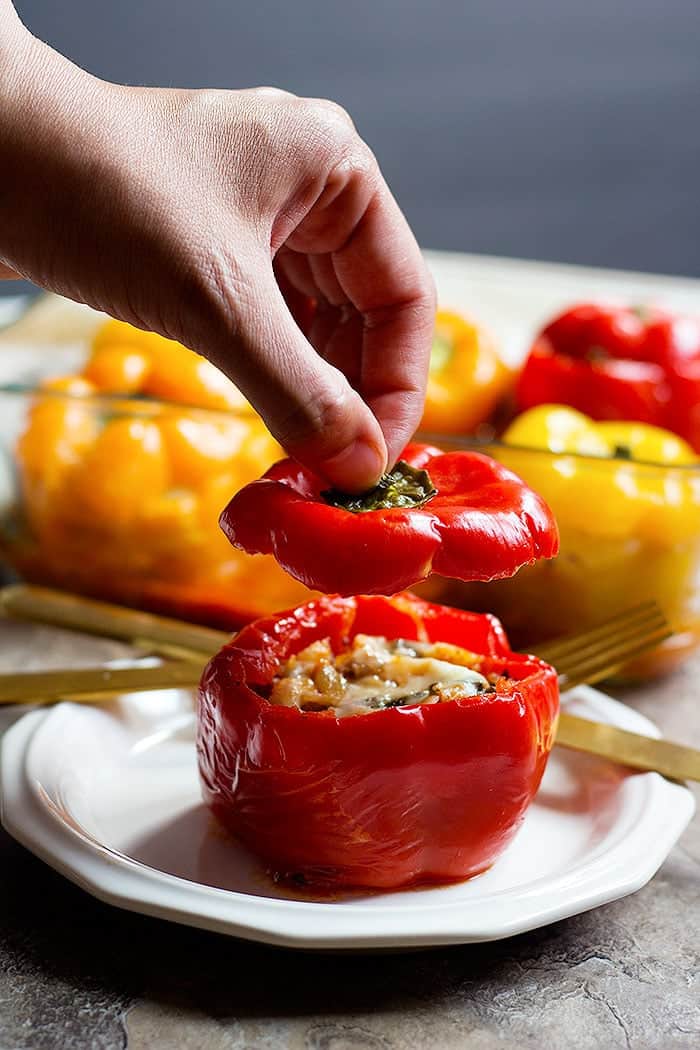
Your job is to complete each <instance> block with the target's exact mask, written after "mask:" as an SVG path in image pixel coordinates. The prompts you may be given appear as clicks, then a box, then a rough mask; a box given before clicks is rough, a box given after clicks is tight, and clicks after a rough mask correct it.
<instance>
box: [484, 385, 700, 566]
mask: <svg viewBox="0 0 700 1050" xmlns="http://www.w3.org/2000/svg"><path fill="white" fill-rule="evenodd" d="M503 442H504V444H505V445H507V446H513V449H514V451H511V450H510V449H506V450H504V454H503V458H504V459H505V460H506V461H507V462H509V463H512V465H513V469H514V470H516V472H519V473H520V474H524V475H525V478H526V480H527V481H528V482H529V483H530V484H531V485H532V486H533V487H534V488H535V489H536V490H537V491H539V492H541V494H542V495H543V496H544V497H545V499H546V500H548V501H549V502H550V504H551V506H552V507H553V508H554V511H555V514H556V515H557V518H558V520H559V523H560V524H562V523H566V524H568V525H570V526H572V527H575V528H577V529H580V530H581V531H582V532H584V533H586V534H589V535H591V536H598V537H605V536H607V537H625V536H629V537H636V538H646V539H649V540H652V541H654V542H657V543H661V544H662V545H664V546H668V545H669V544H672V543H675V542H679V541H682V540H684V539H688V538H692V537H693V536H694V535H696V534H697V532H698V529H699V528H700V518H699V513H700V511H699V508H698V498H699V495H700V493H699V489H698V486H699V485H700V473H699V472H698V471H696V470H693V469H688V468H689V467H690V468H692V466H693V465H700V461H698V457H697V454H696V453H695V452H694V451H693V449H692V448H691V447H690V445H688V444H687V442H685V441H684V440H683V439H682V438H680V437H677V436H676V435H675V434H672V433H670V432H669V431H667V430H662V429H661V428H660V427H655V426H650V425H649V424H646V423H624V422H623V423H617V422H613V423H596V422H594V421H593V420H592V419H590V418H589V417H588V416H585V415H583V414H582V413H581V412H577V411H575V410H574V409H572V408H567V407H565V406H563V405H539V406H537V407H536V408H532V409H530V410H529V411H528V412H525V413H523V415H521V416H519V417H518V418H517V419H516V420H515V421H514V422H513V423H512V424H511V426H510V427H509V428H508V430H507V431H506V432H505V434H504V436H503ZM516 449H517V451H515V450H516ZM537 449H542V450H544V451H546V452H549V453H550V455H542V454H540V453H538V452H537V451H534V450H537ZM528 450H529V451H528ZM551 453H557V456H556V458H555V457H553V456H552V455H551ZM560 453H561V455H559V454H560ZM567 454H569V455H567Z"/></svg>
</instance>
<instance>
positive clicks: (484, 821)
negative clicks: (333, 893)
mask: <svg viewBox="0 0 700 1050" xmlns="http://www.w3.org/2000/svg"><path fill="white" fill-rule="evenodd" d="M359 633H363V634H364V633H367V634H374V635H384V636H385V637H388V638H399V637H400V638H405V639H413V640H423V641H447V642H451V643H453V644H456V645H459V646H461V647H463V648H466V649H468V650H470V651H472V652H476V653H479V654H484V655H483V656H481V658H480V663H479V667H478V669H479V670H480V671H481V673H482V674H484V675H488V674H497V675H499V676H500V677H499V678H498V680H497V681H496V685H495V691H494V692H492V693H483V694H481V695H478V696H462V697H459V698H457V699H453V700H449V701H446V702H442V703H436V704H432V705H429V706H420V705H418V706H413V707H410V706H406V707H401V708H398V707H394V708H385V709H383V710H378V711H373V712H371V713H368V714H359V715H352V716H348V717H345V718H338V717H336V716H335V714H333V712H332V711H323V712H316V711H313V712H312V711H303V710H301V709H300V708H298V707H285V706H279V705H276V704H272V703H270V702H269V700H267V699H266V695H269V690H270V686H271V683H272V680H273V678H274V675H275V673H276V671H277V670H278V668H279V667H280V666H281V665H282V664H284V662H285V661H286V660H287V659H288V658H289V657H290V656H291V655H292V654H294V653H297V652H300V651H301V650H302V649H304V648H305V647H306V646H308V645H309V644H310V643H311V642H313V641H316V640H318V639H325V638H328V639H329V640H330V643H331V646H332V648H333V650H334V651H335V652H336V653H337V652H342V651H343V650H344V649H345V648H346V647H347V645H348V642H349V640H350V639H352V638H353V637H354V636H355V634H359ZM557 712H558V688H557V677H556V673H555V672H554V670H553V669H552V668H551V667H549V666H548V665H547V664H545V663H543V662H542V661H540V660H537V659H536V658H535V657H532V656H524V655H521V654H516V653H513V652H511V651H510V650H509V648H508V644H507V641H506V637H505V635H504V633H503V629H502V627H501V625H500V623H499V622H498V620H496V619H495V618H494V617H492V616H484V615H477V614H476V613H468V612H463V611H460V610H457V609H451V608H446V607H444V606H439V605H432V604H429V603H427V602H424V601H422V600H421V599H419V598H415V597H414V596H412V595H398V596H396V597H395V598H391V599H390V598H380V597H370V596H367V597H357V598H338V597H327V596H324V597H322V598H320V599H318V600H316V601H311V602H309V603H308V604H306V605H302V606H300V607H299V608H297V609H294V610H292V611H290V612H285V613H281V614H279V615H278V616H275V617H270V618H268V619H264V620H258V621H257V622H255V623H253V624H250V625H249V626H247V627H245V628H243V630H242V631H241V632H240V633H239V634H238V635H237V636H235V637H234V638H233V639H232V641H231V642H230V643H229V644H228V645H227V646H225V647H224V648H223V649H222V650H221V651H220V652H219V653H218V655H217V656H215V657H214V658H213V660H212V661H211V662H210V663H209V665H208V666H207V668H206V669H205V671H204V675H203V677H202V682H201V686H200V694H199V712H198V727H199V728H198V742H197V748H198V755H199V769H200V775H201V780H202V785H203V791H204V798H205V800H206V802H207V804H208V805H209V806H210V807H211V809H212V811H213V812H214V814H215V815H216V817H217V818H218V819H219V820H220V821H221V823H222V824H224V825H225V826H226V827H227V828H228V829H229V830H230V831H231V832H232V833H233V834H234V835H235V836H236V837H237V838H238V839H239V840H240V841H241V842H243V843H244V844H245V845H246V846H248V847H249V848H250V849H251V850H253V851H254V852H255V853H257V854H258V855H259V856H260V857H261V858H263V860H264V861H265V862H266V863H267V864H268V865H269V867H270V868H271V870H272V871H273V872H274V873H276V874H277V875H281V876H286V877H291V876H300V877H302V878H303V879H305V880H307V881H309V882H312V883H313V882H320V883H326V884H331V885H348V886H367V887H383V888H388V887H396V886H406V885H411V884H415V883H420V882H436V881H439V882H443V881H449V880H456V879H465V878H469V877H471V876H472V875H477V874H478V873H479V872H482V871H484V870H485V869H486V868H488V867H490V865H491V864H493V862H494V861H495V860H496V858H497V857H498V855H499V854H500V853H501V852H502V850H503V849H504V848H505V846H506V845H507V844H508V842H509V841H510V840H511V839H512V837H513V835H514V834H515V832H516V830H517V828H518V827H519V825H520V823H521V821H522V819H523V817H524V814H525V811H526V809H527V807H528V805H529V804H530V802H531V801H532V798H533V796H534V795H535V792H536V791H537V788H538V786H539V783H540V780H541V778H542V774H543V772H544V768H545V765H546V762H547V756H548V754H549V751H550V749H551V747H552V743H553V740H554V732H555V726H556V718H557Z"/></svg>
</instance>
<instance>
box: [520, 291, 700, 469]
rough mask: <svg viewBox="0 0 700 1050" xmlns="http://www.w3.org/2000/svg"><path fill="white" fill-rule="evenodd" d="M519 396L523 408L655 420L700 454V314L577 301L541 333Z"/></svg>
mask: <svg viewBox="0 0 700 1050" xmlns="http://www.w3.org/2000/svg"><path fill="white" fill-rule="evenodd" d="M517 401H518V406H519V408H520V409H528V408H532V407H534V406H535V405H542V404H563V405H570V406H571V407H572V408H576V409H578V411H579V412H583V413H585V414H586V415H588V416H591V417H592V418H593V419H596V420H618V421H619V420H629V421H633V422H639V423H650V424H652V425H654V426H658V427H663V428H664V429H666V430H671V431H673V432H674V433H676V434H679V435H680V436H681V437H683V438H685V440H686V441H688V442H689V443H690V444H691V445H692V446H693V448H695V449H696V451H700V319H698V318H693V317H684V316H679V315H675V314H671V313H668V312H667V311H663V310H659V309H656V308H646V307H645V308H638V309H634V308H631V307H624V306H609V305H604V304H597V303H582V304H581V305H579V306H574V307H572V308H571V309H569V310H566V311H564V313H562V314H561V315H560V316H559V317H557V318H555V319H554V320H553V321H551V322H550V323H549V324H548V325H547V326H546V327H545V328H544V329H543V330H542V331H541V332H540V334H539V335H538V337H537V339H536V340H535V342H534V345H533V347H532V350H531V351H530V355H529V357H528V359H527V361H526V363H525V367H524V368H523V371H522V373H521V375H520V379H519V381H518V386H517Z"/></svg>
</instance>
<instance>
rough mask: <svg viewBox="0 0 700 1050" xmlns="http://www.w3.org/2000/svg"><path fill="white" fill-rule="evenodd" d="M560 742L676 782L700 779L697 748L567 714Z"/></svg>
mask: <svg viewBox="0 0 700 1050" xmlns="http://www.w3.org/2000/svg"><path fill="white" fill-rule="evenodd" d="M556 742H557V744H561V745H563V746H564V747H570V748H573V749H574V750H575V751H584V752H585V753H586V754H589V755H598V756H600V757H601V758H607V759H610V760H611V761H612V762H617V763H618V764H619V765H622V766H630V767H631V768H632V769H641V770H645V771H646V772H656V773H662V774H663V776H665V777H671V779H673V780H700V751H698V750H696V749H695V748H693V747H686V746H685V745H683V744H674V743H672V742H671V741H670V740H659V739H656V738H654V737H649V736H642V735H641V734H640V733H630V732H629V730H627V729H619V728H618V727H617V726H612V725H608V724H607V723H605V722H593V721H591V720H590V719H588V718H580V717H579V716H578V715H570V714H568V713H567V712H566V711H562V712H561V714H560V715H559V725H558V726H557V735H556Z"/></svg>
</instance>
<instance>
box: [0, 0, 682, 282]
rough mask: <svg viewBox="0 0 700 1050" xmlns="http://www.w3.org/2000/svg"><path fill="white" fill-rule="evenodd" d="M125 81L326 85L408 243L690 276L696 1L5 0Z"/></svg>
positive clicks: (68, 50) (74, 53)
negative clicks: (395, 206) (378, 168)
mask: <svg viewBox="0 0 700 1050" xmlns="http://www.w3.org/2000/svg"><path fill="white" fill-rule="evenodd" d="M17 7H18V9H19V11H20V13H21V15H22V16H23V18H24V20H25V21H26V22H27V24H28V25H29V26H30V27H31V29H32V30H33V31H34V32H35V33H36V34H37V35H39V36H41V37H43V38H44V39H46V40H48V41H50V42H51V43H52V44H53V45H54V46H55V47H57V48H58V49H59V50H61V51H63V52H64V53H65V54H67V55H69V56H70V57H71V58H73V59H74V60H75V61H77V62H79V63H80V64H82V65H83V66H85V67H87V68H88V69H90V70H91V71H93V72H95V73H97V74H100V75H102V76H104V77H107V78H111V79H114V80H120V81H124V82H129V83H138V84H159V85H182V86H190V85H201V86H205V85H206V86H218V87H242V86H251V85H255V84H274V85H277V86H280V87H284V88H287V89H288V90H291V91H295V92H297V93H300V94H306V95H323V96H326V97H330V98H334V99H336V100H337V101H339V102H341V103H342V104H343V105H345V106H346V107H347V108H348V109H349V110H350V112H351V113H352V115H353V117H354V118H355V121H356V123H357V125H358V127H359V129H360V131H361V133H362V134H363V135H364V136H365V138H366V139H367V140H368V141H369V143H370V144H371V146H372V147H373V149H374V150H375V152H376V153H377V155H378V157H379V160H380V162H381V164H382V167H383V169H384V171H385V173H386V176H387V178H388V180H389V181H390V183H391V184H392V186H393V188H394V191H395V193H396V195H397V196H398V198H399V201H400V202H401V204H402V206H403V208H404V209H405V211H406V212H407V214H408V217H409V219H410V221H411V222H412V224H413V226H414V228H415V230H416V233H417V235H418V238H419V240H420V241H421V243H422V244H423V245H425V246H427V247H435V248H457V249H463V250H468V251H477V252H491V253H496V254H503V255H517V256H525V257H532V258H542V259H557V260H566V261H575V262H582V263H593V264H603V265H608V266H619V267H628V268H632V269H646V270H658V271H666V272H670V273H686V274H700V219H699V217H698V204H697V200H696V187H697V183H698V170H699V169H700V122H699V120H698V116H699V103H700V57H699V45H700V2H699V0H584V2H583V3H582V2H580V0H473V2H469V0H432V2H428V0H425V2H422V3H420V2H418V0H348V2H346V3H345V4H340V3H338V2H337V0H336V2H335V3H334V2H333V0H252V2H249V3H241V2H236V0H189V2H185V0H113V2H105V0H102V2H100V0H61V2H59V0H17Z"/></svg>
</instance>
